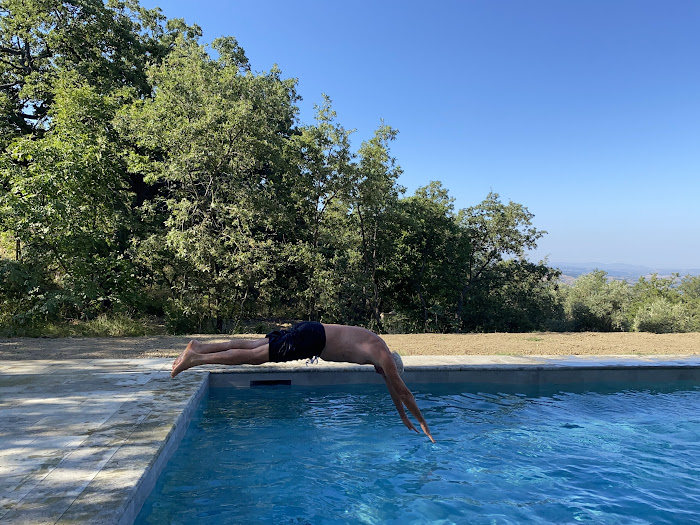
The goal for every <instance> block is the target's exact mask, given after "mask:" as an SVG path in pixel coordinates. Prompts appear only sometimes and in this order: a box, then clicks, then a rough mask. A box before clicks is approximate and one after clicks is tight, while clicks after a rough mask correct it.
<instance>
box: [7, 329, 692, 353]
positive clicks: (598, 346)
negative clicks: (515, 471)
mask: <svg viewBox="0 0 700 525" xmlns="http://www.w3.org/2000/svg"><path fill="white" fill-rule="evenodd" d="M233 337H247V338H256V337H263V336H261V335H259V336H256V335H241V336H233ZM382 337H383V339H384V340H385V341H386V342H387V344H388V345H389V347H390V348H391V349H392V350H396V351H398V352H399V353H400V354H401V355H689V354H698V353H700V333H698V332H695V333H688V334H649V333H639V332H631V333H598V332H584V333H549V332H548V333H527V334H523V333H521V334H501V333H499V334H410V335H409V334H406V335H384V336H382ZM192 338H197V339H199V340H200V341H204V342H214V341H225V340H226V339H227V338H230V337H227V336H220V335H217V336H214V335H199V336H154V337H124V338H62V339H31V338H17V339H0V359H2V360H18V359H114V358H118V359H132V358H149V357H173V358H174V357H176V356H177V355H179V353H180V352H181V351H182V350H183V349H184V348H185V346H186V345H187V342H188V341H189V340H190V339H192Z"/></svg>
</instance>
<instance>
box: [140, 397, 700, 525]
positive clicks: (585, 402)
mask: <svg viewBox="0 0 700 525" xmlns="http://www.w3.org/2000/svg"><path fill="white" fill-rule="evenodd" d="M695 385H696V383H690V384H681V383H677V384H674V385H668V384H666V385H664V386H655V385H649V386H648V387H643V388H641V387H640V386H639V385H635V386H634V389H631V388H627V387H625V385H613V386H610V385H609V386H607V387H605V388H602V387H601V388H599V389H595V390H590V389H588V390H579V391H576V390H572V389H570V388H568V387H567V391H560V390H558V389H557V388H556V387H551V389H549V391H542V389H540V390H539V391H538V392H537V394H534V395H529V394H528V393H527V391H526V389H523V388H520V389H519V390H520V391H518V389H513V390H512V391H507V390H505V389H503V388H499V387H495V386H485V385H484V386H483V387H478V386H476V385H473V384H470V385H465V384H448V385H437V384H436V385H420V387H419V388H415V386H414V388H413V390H414V393H415V394H416V400H417V402H418V405H419V406H420V407H421V410H422V411H423V414H424V416H425V418H426V420H427V421H428V423H429V424H430V427H431V430H432V432H433V435H434V436H435V439H436V440H437V444H431V443H430V441H429V440H428V439H427V438H426V437H425V436H424V435H422V434H420V435H419V434H414V433H411V432H409V431H408V430H407V429H406V428H405V427H404V426H403V424H402V423H401V421H400V419H399V418H398V415H397V414H396V412H395V410H394V408H393V405H392V403H391V399H390V398H389V395H388V393H387V392H386V389H385V388H383V387H382V386H381V385H351V386H343V387H342V388H338V387H287V388H284V387H282V388H279V387H277V388H251V389H212V390H210V393H209V395H208V397H206V398H205V400H204V401H203V403H202V406H201V407H200V409H199V410H198V413H197V414H196V416H195V417H194V419H193V421H192V423H191V425H190V427H189V429H188V431H187V434H186V435H185V437H184V438H183V440H182V442H181V444H180V447H179V448H178V450H177V451H176V452H175V454H174V455H173V457H172V458H171V460H170V462H169V463H168V465H167V466H166V467H165V469H164V470H163V472H162V473H161V475H160V477H159V479H158V482H157V483H156V486H155V488H154V489H153V491H152V493H151V495H150V496H149V498H148V499H147V500H146V503H145V504H144V506H143V508H142V510H141V513H140V514H139V516H138V517H137V520H136V523H137V524H151V523H159V524H160V523H202V524H207V523H217V524H220V523H251V522H255V523H274V524H281V523H288V524H305V523H312V524H315V523H329V524H333V523H396V524H399V523H400V524H404V523H523V522H539V523H573V522H581V521H584V522H590V523H624V524H629V523H654V524H657V523H674V524H679V523H697V516H698V515H700V484H698V479H700V408H699V407H700V387H697V386H695Z"/></svg>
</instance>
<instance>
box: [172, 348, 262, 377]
mask: <svg viewBox="0 0 700 525" xmlns="http://www.w3.org/2000/svg"><path fill="white" fill-rule="evenodd" d="M260 341H262V343H261V344H258V345H257V346H255V347H252V348H232V349H229V350H218V351H216V350H210V351H209V352H198V351H197V350H196V348H197V346H196V345H193V344H192V343H194V342H196V341H192V342H190V344H188V345H187V348H185V350H184V351H183V352H182V354H180V357H178V358H177V359H176V360H175V362H174V363H173V369H172V372H171V373H170V375H171V376H172V377H175V376H176V375H178V374H179V373H180V372H182V371H184V370H187V369H188V368H192V367H194V366H200V365H261V364H263V363H266V362H267V361H269V359H270V353H269V347H268V344H267V339H261V340H260ZM220 344H225V343H220ZM200 346H204V345H200Z"/></svg>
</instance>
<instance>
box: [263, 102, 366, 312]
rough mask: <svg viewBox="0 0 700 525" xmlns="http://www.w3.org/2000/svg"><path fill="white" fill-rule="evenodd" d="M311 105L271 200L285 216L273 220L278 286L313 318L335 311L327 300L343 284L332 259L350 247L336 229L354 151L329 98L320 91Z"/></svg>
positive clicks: (340, 226) (339, 226) (342, 220)
mask: <svg viewBox="0 0 700 525" xmlns="http://www.w3.org/2000/svg"><path fill="white" fill-rule="evenodd" d="M316 110H317V113H316V123H315V124H314V125H310V126H302V127H301V128H299V129H298V130H297V132H296V133H295V134H293V135H292V136H291V139H290V141H288V144H287V149H286V152H287V153H286V156H287V159H288V162H289V163H290V164H292V167H291V169H290V170H289V172H288V173H287V174H286V175H285V177H284V181H283V182H284V184H283V187H282V188H283V191H281V192H280V193H279V194H278V198H277V200H276V202H277V203H280V202H282V203H286V205H285V204H283V205H282V206H281V207H280V209H283V210H286V211H287V218H286V219H283V222H280V223H279V224H278V227H277V231H278V233H279V234H278V235H277V237H276V242H277V243H278V244H279V245H280V246H281V249H282V250H283V251H282V253H280V260H281V261H282V264H281V268H280V271H281V272H283V275H284V276H285V278H284V279H282V280H279V281H278V282H277V286H279V287H280V289H281V290H284V292H283V293H286V294H287V295H288V296H289V297H295V298H298V299H299V300H300V301H301V303H302V305H303V306H302V309H301V310H302V311H301V312H299V313H301V314H302V315H303V317H305V318H307V319H315V320H318V319H320V318H321V315H322V312H324V311H328V310H335V308H334V306H333V305H332V303H333V302H334V301H335V300H337V296H338V294H339V289H340V287H341V286H342V280H341V279H340V278H339V277H341V276H343V275H344V273H343V272H341V273H338V268H337V267H336V263H339V262H340V261H338V260H335V262H334V258H335V256H336V255H337V254H338V252H339V251H340V252H341V253H342V252H344V251H346V250H348V249H349V246H348V245H347V242H342V241H343V236H342V235H339V232H341V231H343V230H345V229H346V228H347V225H346V224H345V223H346V221H345V215H346V211H347V210H346V208H345V205H344V202H346V201H347V195H348V193H349V191H350V187H351V185H352V182H353V181H352V176H353V175H352V174H353V171H352V170H353V166H352V157H353V155H352V153H351V151H350V140H349V138H350V135H351V133H352V132H349V131H347V130H345V129H344V128H343V127H342V126H341V125H339V124H337V123H336V122H335V119H336V113H335V111H333V109H332V105H331V100H330V98H329V97H327V96H325V95H324V97H323V104H322V105H321V106H316ZM339 241H340V244H339ZM283 261H289V265H284V262H283ZM289 283H293V284H294V286H288V284H289Z"/></svg>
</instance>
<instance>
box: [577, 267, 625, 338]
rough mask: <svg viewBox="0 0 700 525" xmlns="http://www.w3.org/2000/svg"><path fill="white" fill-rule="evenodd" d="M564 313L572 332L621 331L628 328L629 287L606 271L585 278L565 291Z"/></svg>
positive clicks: (598, 271) (596, 272)
mask: <svg viewBox="0 0 700 525" xmlns="http://www.w3.org/2000/svg"><path fill="white" fill-rule="evenodd" d="M564 292H565V293H564V311H565V315H566V320H567V322H568V324H569V327H570V329H571V330H574V331H594V332H613V331H614V332H619V331H625V330H627V329H628V327H629V326H628V320H627V309H628V307H629V304H630V290H629V286H628V285H627V283H626V282H624V281H611V280H609V279H608V278H607V273H606V272H604V271H602V270H597V271H595V272H592V273H589V274H586V275H582V276H581V277H579V278H578V279H576V282H575V283H574V284H573V286H571V287H570V288H566V289H564Z"/></svg>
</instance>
